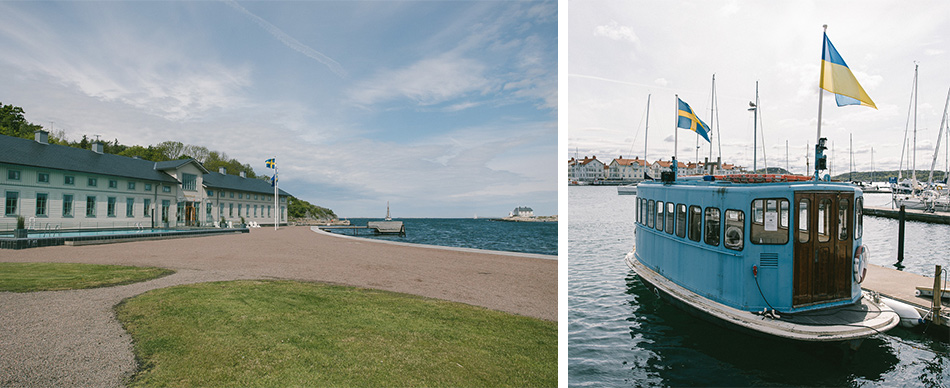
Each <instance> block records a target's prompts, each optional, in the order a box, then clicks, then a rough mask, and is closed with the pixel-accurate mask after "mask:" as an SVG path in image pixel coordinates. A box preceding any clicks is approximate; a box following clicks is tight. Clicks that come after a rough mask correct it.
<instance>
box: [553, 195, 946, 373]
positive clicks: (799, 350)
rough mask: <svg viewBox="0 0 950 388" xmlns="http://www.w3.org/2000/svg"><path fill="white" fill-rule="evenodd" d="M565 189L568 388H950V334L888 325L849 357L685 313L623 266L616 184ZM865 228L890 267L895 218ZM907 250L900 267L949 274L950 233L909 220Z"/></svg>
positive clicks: (623, 226) (629, 233)
mask: <svg viewBox="0 0 950 388" xmlns="http://www.w3.org/2000/svg"><path fill="white" fill-rule="evenodd" d="M568 190H569V192H568V201H569V219H570V223H569V225H568V236H569V237H568V272H569V274H568V279H569V281H568V283H569V284H568V294H569V295H568V305H569V312H568V384H569V385H570V386H572V387H627V386H630V387H654V386H655V387H665V386H674V387H680V386H683V387H687V386H699V387H710V386H712V387H720V386H822V387H824V386H830V387H852V386H853V387H862V386H879V387H897V386H912V387H947V386H950V354H948V352H950V347H948V343H947V341H948V340H950V338H946V337H941V338H940V339H938V338H936V337H934V336H931V335H929V334H922V333H920V332H919V331H912V330H906V329H902V328H896V329H893V330H891V331H889V332H887V333H886V334H883V335H877V336H873V337H871V338H868V339H866V340H864V342H863V344H861V347H860V348H859V349H858V350H857V351H854V352H852V351H850V350H848V349H846V348H844V347H840V346H836V345H815V344H802V343H794V342H789V341H782V340H774V339H769V338H760V337H753V336H749V335H747V334H744V333H739V332H736V331H733V330H730V329H726V328H723V327H720V326H716V325H712V324H709V323H707V322H706V321H702V320H698V319H697V318H695V317H693V316H692V315H688V314H687V313H685V312H684V311H683V310H681V309H679V308H677V307H675V306H672V305H670V304H669V303H667V302H665V301H664V300H662V299H659V298H658V297H657V296H656V295H654V294H653V293H651V292H650V291H648V290H647V288H646V287H644V286H643V284H642V283H641V282H640V280H639V279H638V277H637V275H636V274H635V273H634V272H633V271H632V270H630V268H628V267H627V266H626V264H624V262H623V258H624V255H625V254H626V253H627V252H629V251H630V250H631V248H632V247H633V242H634V238H633V230H634V228H633V221H632V220H633V219H634V215H635V213H634V209H633V203H634V200H635V198H636V197H635V196H618V195H617V190H616V188H615V187H592V186H587V187H585V186H576V187H570V188H569V189H568ZM886 201H887V197H886V196H883V197H875V196H871V195H869V196H868V197H867V199H866V203H868V205H878V204H884V203H886ZM879 202H880V203H879ZM864 220H865V221H864V222H865V235H864V243H865V245H867V246H869V247H870V249H871V251H872V255H871V263H874V264H877V265H885V266H891V265H893V264H894V263H893V262H894V260H893V258H894V257H895V252H896V236H897V226H896V225H897V224H896V221H893V220H889V219H882V218H876V217H870V216H865V218H864ZM906 245H907V250H906V251H905V255H906V258H905V260H904V265H905V266H906V268H905V269H904V270H905V271H908V272H913V273H918V274H924V275H929V276H933V275H932V272H933V265H934V264H943V265H944V268H947V267H948V266H950V263H948V259H947V253H948V252H950V226H948V225H933V224H925V223H918V222H908V223H907V240H906Z"/></svg>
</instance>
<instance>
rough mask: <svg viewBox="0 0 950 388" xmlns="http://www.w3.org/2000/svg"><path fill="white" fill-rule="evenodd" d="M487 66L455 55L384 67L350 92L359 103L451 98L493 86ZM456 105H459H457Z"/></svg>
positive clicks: (428, 102) (432, 101)
mask: <svg viewBox="0 0 950 388" xmlns="http://www.w3.org/2000/svg"><path fill="white" fill-rule="evenodd" d="M484 73H485V65H484V64H482V63H481V62H479V61H476V60H473V59H469V58H462V57H459V56H457V55H455V54H443V55H440V56H437V57H434V58H426V59H423V60H420V61H418V62H416V63H413V64H411V65H409V66H407V67H404V68H401V69H383V70H380V71H379V72H377V73H376V75H374V76H372V77H370V78H369V79H367V80H365V81H362V82H359V83H357V84H356V85H355V86H354V87H352V88H351V89H350V90H349V92H348V93H347V94H348V96H349V99H350V100H351V101H352V102H353V103H355V104H357V105H363V106H365V105H373V104H376V103H380V102H385V101H390V100H393V99H400V98H402V99H409V100H411V101H413V102H414V103H417V104H419V105H433V104H439V103H443V102H446V101H452V100H454V99H457V98H460V97H462V96H464V95H467V94H470V93H483V92H486V91H487V89H488V88H489V87H491V86H492V81H490V80H489V79H488V78H486V76H485V74H484ZM456 105H457V104H456Z"/></svg>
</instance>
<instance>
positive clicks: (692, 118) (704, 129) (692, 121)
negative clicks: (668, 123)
mask: <svg viewBox="0 0 950 388" xmlns="http://www.w3.org/2000/svg"><path fill="white" fill-rule="evenodd" d="M676 101H677V103H678V104H679V120H677V122H676V126H677V127H679V128H683V129H688V130H690V131H693V132H696V133H697V134H699V135H700V136H702V137H703V139H706V141H709V126H707V125H706V123H704V122H703V121H702V120H700V119H699V117H696V114H695V113H693V109H692V108H690V107H689V104H687V103H685V102H683V100H680V99H679V97H677V98H676Z"/></svg>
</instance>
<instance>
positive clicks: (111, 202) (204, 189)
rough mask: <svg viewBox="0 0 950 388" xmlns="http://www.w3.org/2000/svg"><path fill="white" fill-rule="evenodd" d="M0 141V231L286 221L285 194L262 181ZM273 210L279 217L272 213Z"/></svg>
mask: <svg viewBox="0 0 950 388" xmlns="http://www.w3.org/2000/svg"><path fill="white" fill-rule="evenodd" d="M48 139H49V138H48V134H47V133H46V132H44V131H37V132H36V137H35V139H34V140H29V139H21V138H17V137H10V136H3V135H0V196H2V198H3V205H4V208H3V213H2V214H0V230H12V229H14V228H15V227H16V219H17V217H18V216H22V217H24V218H25V219H26V220H27V225H26V226H27V228H29V229H53V228H60V229H95V228H126V227H165V226H167V227H181V226H210V225H212V224H213V223H214V222H220V221H222V219H223V220H224V221H225V222H227V221H231V222H233V223H234V224H238V223H240V222H241V220H242V218H243V219H244V221H246V222H251V221H254V222H257V223H260V224H262V225H263V224H270V225H273V224H274V215H275V214H279V217H280V222H281V223H284V222H286V221H287V198H288V197H289V196H290V194H288V193H287V192H285V191H283V190H280V191H279V193H278V198H279V204H278V207H275V205H274V188H273V187H271V184H270V183H269V182H266V181H263V180H260V179H252V178H246V177H244V176H243V174H242V175H241V176H236V175H227V174H225V173H224V171H219V172H209V171H208V170H206V169H205V168H204V167H203V166H202V165H201V164H200V163H198V162H197V161H195V160H194V159H182V160H173V161H166V162H152V161H148V160H143V159H138V158H129V157H125V156H119V155H111V154H106V153H103V152H102V151H103V144H102V143H100V142H97V143H93V149H92V150H84V149H79V148H73V147H67V146H62V145H57V144H49V142H48ZM278 212H279V213H278Z"/></svg>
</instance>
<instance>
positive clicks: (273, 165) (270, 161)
mask: <svg viewBox="0 0 950 388" xmlns="http://www.w3.org/2000/svg"><path fill="white" fill-rule="evenodd" d="M275 159H276V158H270V159H267V160H265V161H264V165H265V166H267V168H277V161H276V160H275Z"/></svg>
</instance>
